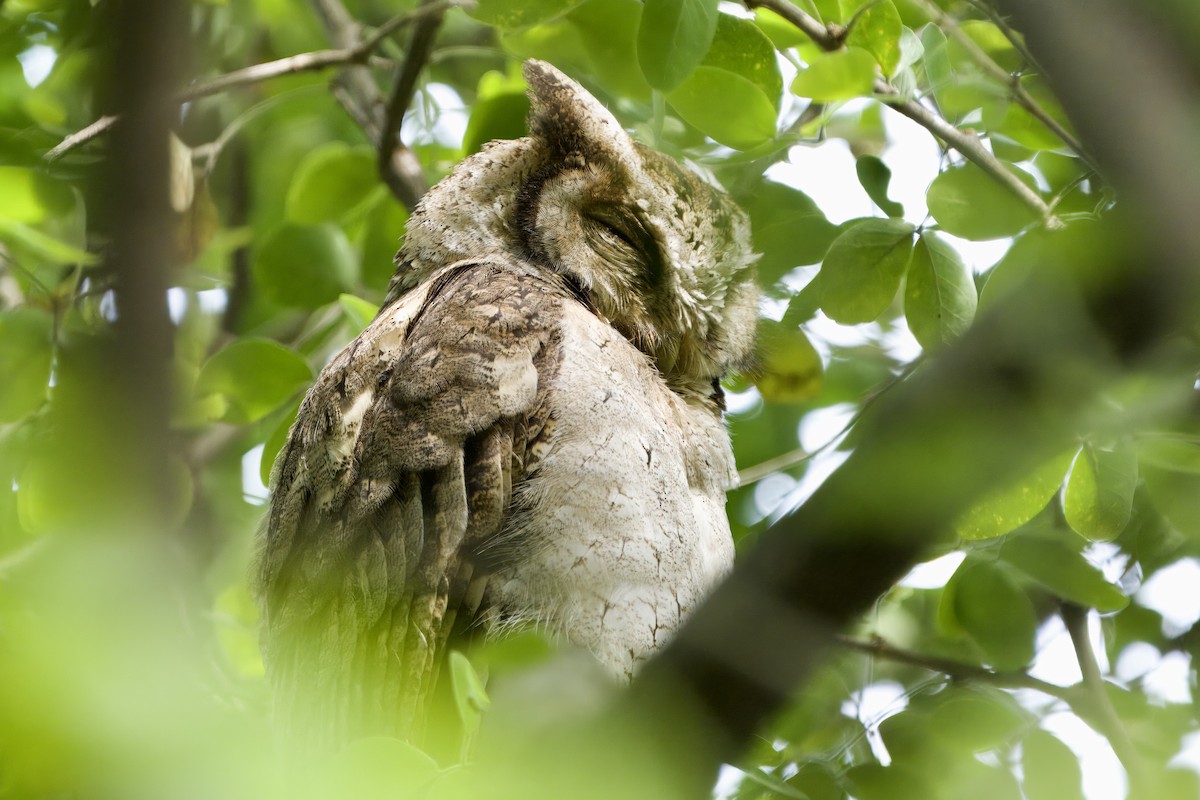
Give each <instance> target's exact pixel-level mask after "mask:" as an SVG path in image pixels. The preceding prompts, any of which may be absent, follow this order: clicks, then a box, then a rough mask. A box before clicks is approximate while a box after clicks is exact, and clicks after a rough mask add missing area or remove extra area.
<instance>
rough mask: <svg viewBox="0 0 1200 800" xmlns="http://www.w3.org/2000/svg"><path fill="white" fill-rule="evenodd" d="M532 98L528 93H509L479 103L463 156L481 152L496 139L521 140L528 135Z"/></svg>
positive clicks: (467, 132)
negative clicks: (526, 125) (527, 127)
mask: <svg viewBox="0 0 1200 800" xmlns="http://www.w3.org/2000/svg"><path fill="white" fill-rule="evenodd" d="M528 115H529V98H528V97H526V96H525V93H524V92H505V93H503V94H498V95H494V96H492V97H488V98H484V99H481V100H479V101H477V102H476V103H475V105H474V107H472V109H471V118H470V119H469V120H467V130H466V133H464V134H463V145H462V146H463V155H471V154H472V153H478V152H479V151H480V150H481V149H483V146H484V145H485V144H487V143H488V142H490V141H492V140H493V139H519V138H521V137H522V136H524V135H525V133H526V128H525V118H526V117H527V116H528Z"/></svg>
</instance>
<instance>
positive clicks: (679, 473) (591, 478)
mask: <svg viewBox="0 0 1200 800" xmlns="http://www.w3.org/2000/svg"><path fill="white" fill-rule="evenodd" d="M525 77H526V80H527V82H528V84H529V87H530V88H529V92H530V98H531V101H532V109H531V112H530V116H529V130H530V135H529V136H528V137H526V138H522V139H517V140H513V141H497V142H492V143H491V144H490V145H488V146H486V147H485V148H484V149H483V151H482V152H480V153H477V154H475V155H472V156H471V157H469V158H467V159H466V160H464V161H463V162H462V163H461V164H459V165H458V167H457V168H456V169H454V171H453V172H452V173H451V174H450V176H449V177H447V178H446V179H445V180H443V181H442V182H441V183H440V184H438V185H437V186H435V187H434V188H433V189H431V190H430V191H429V192H428V194H426V195H425V197H424V198H423V199H422V201H421V203H420V204H419V206H418V208H417V209H416V211H415V212H414V213H413V215H412V217H411V218H410V219H409V221H408V226H407V232H406V234H405V238H404V244H403V247H402V249H401V250H400V252H399V254H398V255H397V257H396V260H397V264H398V269H397V271H396V274H395V277H394V278H393V279H392V282H391V286H390V290H389V292H388V295H387V298H386V301H385V303H384V305H383V307H382V309H381V310H380V312H379V315H378V316H377V317H376V318H375V320H374V321H373V322H372V323H371V325H370V326H369V327H367V329H366V330H365V331H363V333H362V334H361V335H360V336H359V337H358V338H357V339H355V340H354V341H353V342H351V343H350V344H349V345H348V346H347V347H346V348H345V349H344V350H342V351H341V352H340V353H339V354H338V355H337V356H335V357H334V358H333V359H332V360H331V361H330V362H329V364H328V365H327V366H326V367H325V369H324V370H323V371H322V372H321V375H320V377H319V378H318V379H317V381H316V383H315V385H314V386H313V387H312V389H311V391H310V392H309V393H308V396H307V397H306V398H305V400H304V402H303V404H302V405H301V407H300V411H299V416H298V417H297V420H296V423H295V425H294V426H293V428H292V430H291V433H290V435H289V437H288V440H287V443H286V445H285V446H284V448H283V450H282V451H281V453H280V456H279V458H278V460H277V462H276V465H275V473H274V478H273V494H272V499H271V506H270V512H269V518H268V520H267V524H266V526H265V533H264V535H263V538H262V542H261V554H260V559H259V562H258V567H257V580H258V589H259V595H260V598H261V606H262V610H263V616H264V632H263V637H264V638H263V645H264V658H265V662H266V664H267V669H268V674H269V676H270V679H271V682H272V683H273V685H274V690H275V696H276V705H277V707H278V708H280V709H283V710H284V713H286V714H287V715H289V717H290V719H289V721H288V724H292V725H309V726H311V727H312V728H313V729H317V730H319V731H320V737H321V738H322V739H323V740H325V741H327V742H329V743H334V742H338V741H345V740H346V739H348V738H351V737H356V736H361V735H370V734H377V733H388V734H393V735H401V736H411V735H412V732H413V731H414V730H416V729H418V728H419V727H420V725H421V724H422V718H423V716H424V715H425V713H426V710H427V709H426V706H427V703H428V698H429V695H430V687H431V686H432V684H433V682H434V681H435V680H436V676H437V674H438V671H439V669H440V667H441V665H442V664H443V663H444V661H445V658H446V654H447V651H448V649H450V648H452V647H453V646H454V643H455V641H457V640H458V639H459V638H460V637H463V636H470V635H488V634H489V632H490V633H491V634H493V635H503V633H504V631H506V630H509V629H510V628H512V627H517V626H522V625H535V626H537V627H538V629H540V630H542V631H545V632H548V633H550V634H551V635H552V636H554V637H556V638H559V639H560V640H564V641H566V642H569V643H572V644H574V645H577V646H579V647H581V648H585V649H586V650H588V651H590V652H591V653H592V654H593V655H594V656H595V658H596V659H597V660H598V661H599V662H600V663H601V664H602V665H604V666H605V667H606V668H607V669H608V670H609V671H611V673H612V674H613V675H615V676H617V677H618V678H619V679H626V678H628V677H630V676H632V675H633V674H634V673H636V671H637V670H638V667H639V665H640V664H641V663H643V662H644V661H645V660H646V659H648V658H650V657H651V656H652V655H653V654H654V652H655V651H656V650H657V649H659V648H661V647H662V646H663V645H664V643H665V642H666V641H667V640H668V639H669V638H670V637H671V634H672V632H673V631H675V630H676V629H677V628H678V627H679V626H680V624H681V622H682V620H683V619H684V618H685V617H686V616H687V615H688V613H689V612H690V611H691V610H692V609H694V608H695V607H696V605H697V604H698V603H699V601H700V600H701V599H702V598H703V596H704V595H705V593H706V592H707V591H708V589H709V588H710V587H711V586H712V584H713V583H714V582H715V581H716V580H717V579H718V578H719V577H720V576H721V575H722V574H723V573H724V572H726V571H727V570H728V569H729V568H730V566H731V563H732V559H733V542H732V540H731V537H730V530H729V523H728V520H727V518H726V515H725V492H726V491H727V490H728V489H729V488H730V487H731V486H732V485H733V484H734V482H735V480H736V474H735V470H734V460H733V454H732V451H731V449H730V442H729V436H728V433H727V432H726V430H725V427H724V423H723V420H722V411H723V407H724V403H723V396H722V392H721V386H720V379H721V376H722V375H723V374H724V373H725V372H726V370H728V369H730V368H731V367H736V366H737V365H739V364H740V363H742V362H743V361H744V360H745V359H746V358H747V355H748V353H749V352H750V350H751V347H752V343H753V336H754V326H755V319H756V315H757V300H758V293H757V289H756V286H755V282H754V268H753V262H754V255H753V253H752V250H751V247H750V244H749V241H750V237H749V228H748V221H747V218H746V216H745V214H743V212H742V211H740V210H739V209H738V208H737V207H736V206H735V205H734V204H733V202H732V201H731V200H730V199H729V198H728V197H727V196H726V195H725V194H724V193H722V192H721V191H720V190H718V189H716V188H714V187H713V186H711V185H709V184H708V183H706V182H705V181H704V180H702V179H701V178H700V177H699V176H698V175H697V174H695V173H693V172H692V171H689V170H688V169H686V168H684V167H681V166H680V165H679V164H677V163H676V162H675V161H673V160H672V159H670V158H668V157H666V156H664V155H662V154H660V153H658V152H656V151H654V150H652V149H649V148H647V147H645V146H642V145H640V144H637V143H635V142H634V141H633V140H632V139H631V138H630V137H629V136H628V135H627V134H626V132H625V131H624V130H622V128H621V126H620V125H619V124H618V123H617V121H616V120H615V119H614V117H613V116H612V115H611V114H610V113H609V112H608V111H607V110H606V109H605V108H604V106H602V105H601V104H600V103H599V102H598V101H597V100H596V99H595V98H594V97H592V96H591V95H590V94H589V93H588V92H587V91H585V90H584V89H583V88H582V87H580V86H579V84H577V83H575V82H574V81H573V80H571V79H569V78H567V77H566V76H565V75H563V74H562V73H561V72H559V71H558V70H556V69H555V68H554V67H552V66H550V65H549V64H546V63H543V62H538V61H531V62H528V63H527V64H526V66H525Z"/></svg>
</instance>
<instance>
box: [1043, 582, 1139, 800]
mask: <svg viewBox="0 0 1200 800" xmlns="http://www.w3.org/2000/svg"><path fill="white" fill-rule="evenodd" d="M1088 613H1089V610H1088V609H1086V608H1083V607H1082V606H1077V605H1075V604H1074V603H1064V604H1063V606H1062V611H1061V614H1062V620H1063V624H1064V625H1066V627H1067V633H1068V634H1070V636H1071V644H1072V645H1074V647H1075V657H1076V658H1077V659H1078V660H1079V671H1080V672H1081V673H1082V674H1083V687H1084V689H1085V690H1086V691H1087V696H1088V706H1089V707H1090V709H1091V710H1092V711H1093V712H1094V713H1093V714H1091V715H1090V716H1091V717H1092V718H1093V720H1094V722H1095V723H1097V724H1098V725H1099V726H1100V727H1101V728H1103V729H1102V730H1100V733H1102V734H1103V735H1104V737H1105V738H1106V739H1108V742H1109V744H1110V745H1112V749H1113V752H1114V753H1115V754H1116V756H1117V758H1118V759H1119V760H1120V761H1121V764H1122V765H1123V766H1124V767H1125V771H1126V772H1128V773H1129V782H1130V784H1131V785H1132V786H1133V787H1134V788H1135V789H1137V787H1144V786H1145V781H1146V768H1145V764H1143V763H1142V758H1141V755H1139V754H1138V752H1137V748H1136V747H1135V746H1134V744H1133V741H1132V740H1131V739H1130V738H1129V733H1128V732H1127V731H1126V730H1125V725H1124V723H1122V722H1121V718H1120V717H1119V716H1118V715H1117V710H1116V709H1115V708H1113V704H1112V700H1111V699H1109V696H1108V689H1107V688H1106V687H1105V682H1104V674H1103V673H1102V672H1101V671H1100V664H1099V662H1098V661H1097V660H1096V653H1095V652H1094V651H1093V650H1092V640H1091V637H1090V636H1089V635H1088ZM1081 716H1084V715H1081ZM1086 718H1087V717H1085V719H1086ZM1134 796H1136V797H1145V796H1146V795H1145V794H1143V793H1142V792H1141V791H1140V790H1139V791H1135V792H1134Z"/></svg>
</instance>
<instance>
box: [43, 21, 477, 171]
mask: <svg viewBox="0 0 1200 800" xmlns="http://www.w3.org/2000/svg"><path fill="white" fill-rule="evenodd" d="M462 2H463V0H433V2H430V3H427V4H426V5H423V6H421V7H420V8H417V9H414V10H413V11H408V12H406V13H404V14H397V15H396V16H394V17H392V18H391V19H390V20H388V21H387V22H385V23H384V24H382V25H380V26H379V27H378V28H377V29H376V30H375V31H374V33H372V34H371V35H370V36H368V37H365V38H362V39H357V38H347V39H344V41H346V42H348V44H346V45H345V46H342V47H338V48H336V49H330V50H316V51H313V52H309V53H299V54H297V55H294V56H287V57H285V58H280V59H276V60H274V61H267V62H265V63H262V64H255V65H253V66H250V67H245V68H243V69H238V70H234V71H233V72H230V73H227V74H225V75H218V76H217V77H215V78H212V79H210V80H207V81H200V82H198V83H195V84H192V85H191V86H188V87H187V88H186V89H184V90H183V91H181V92H179V93H177V94H176V95H175V101H176V102H178V103H187V102H190V101H192V100H197V99H200V98H202V97H209V96H211V95H214V94H219V93H221V92H225V91H228V90H230V89H233V88H236V87H239V86H247V85H251V84H255V83H261V82H263V81H267V80H270V79H272V78H278V77H281V76H283V75H295V74H297V73H302V72H317V71H320V70H324V69H328V68H330V67H344V66H361V65H365V64H367V63H369V61H370V59H371V56H372V55H373V54H374V52H375V51H376V50H377V49H378V48H379V46H380V45H381V44H383V42H384V41H386V40H387V39H388V37H390V36H392V35H393V34H395V33H396V32H397V31H400V30H402V29H403V28H405V27H407V26H408V25H410V24H412V23H413V22H417V21H419V20H422V19H424V18H426V17H430V16H440V15H441V14H443V13H445V11H446V10H447V9H449V8H453V7H454V6H457V5H461V4H462ZM116 120H117V118H116V117H115V116H111V115H109V116H103V117H100V118H99V119H97V120H96V121H95V122H93V123H92V124H90V125H88V126H87V127H86V128H83V129H81V130H79V131H76V132H75V133H73V134H71V135H70V136H67V137H66V138H64V139H63V140H62V141H61V142H60V143H59V144H57V145H56V146H55V147H53V148H52V149H50V150H49V151H48V152H47V153H46V156H45V157H46V160H48V161H54V160H56V159H58V158H61V157H62V156H63V155H65V154H66V153H68V152H70V151H71V150H74V149H75V148H77V147H79V146H81V145H83V144H86V143H87V142H90V141H91V140H93V139H95V138H96V137H98V136H100V135H101V134H103V133H104V132H105V131H107V130H109V129H110V128H111V127H112V126H113V123H115V122H116Z"/></svg>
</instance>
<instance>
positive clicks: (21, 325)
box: [0, 307, 54, 423]
mask: <svg viewBox="0 0 1200 800" xmlns="http://www.w3.org/2000/svg"><path fill="white" fill-rule="evenodd" d="M53 343H54V317H52V316H51V315H50V314H49V313H47V312H45V311H42V310H40V309H36V308H28V307H21V308H14V309H11V310H9V311H3V312H0V375H2V376H4V377H3V379H0V423H6V422H15V421H16V420H19V419H21V418H22V417H24V416H26V415H27V414H30V413H32V412H34V411H36V410H37V409H38V408H40V407H41V405H42V403H43V402H45V400H46V392H47V390H48V389H49V386H50V365H51V361H52V360H53V357H54V348H53Z"/></svg>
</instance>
